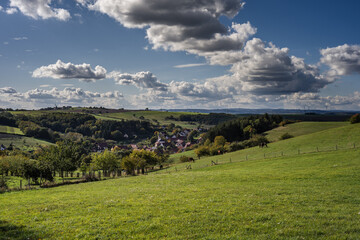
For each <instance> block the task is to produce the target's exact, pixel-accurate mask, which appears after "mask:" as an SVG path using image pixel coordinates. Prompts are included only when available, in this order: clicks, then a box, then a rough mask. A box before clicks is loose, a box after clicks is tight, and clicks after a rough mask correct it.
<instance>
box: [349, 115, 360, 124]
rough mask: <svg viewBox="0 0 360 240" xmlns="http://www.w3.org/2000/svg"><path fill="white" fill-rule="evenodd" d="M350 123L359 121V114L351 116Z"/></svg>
mask: <svg viewBox="0 0 360 240" xmlns="http://www.w3.org/2000/svg"><path fill="white" fill-rule="evenodd" d="M350 123H351V124H354V123H360V114H358V113H357V114H355V115H353V116H351V118H350Z"/></svg>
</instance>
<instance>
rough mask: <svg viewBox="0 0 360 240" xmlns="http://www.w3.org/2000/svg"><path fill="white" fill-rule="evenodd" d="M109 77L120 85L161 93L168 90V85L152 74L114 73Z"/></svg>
mask: <svg viewBox="0 0 360 240" xmlns="http://www.w3.org/2000/svg"><path fill="white" fill-rule="evenodd" d="M108 77H109V78H113V79H114V80H115V82H116V83H117V84H119V85H135V86H136V87H138V88H152V89H156V90H160V91H166V89H167V85H166V84H164V83H161V82H160V81H159V80H158V79H157V77H156V76H155V75H154V74H152V73H151V72H138V73H135V74H130V73H120V72H117V71H113V72H111V73H110V74H109V75H108Z"/></svg>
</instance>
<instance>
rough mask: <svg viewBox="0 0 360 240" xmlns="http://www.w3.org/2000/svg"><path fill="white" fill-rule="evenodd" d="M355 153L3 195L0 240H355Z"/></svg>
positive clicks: (358, 173) (358, 193)
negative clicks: (0, 233)
mask: <svg viewBox="0 0 360 240" xmlns="http://www.w3.org/2000/svg"><path fill="white" fill-rule="evenodd" d="M359 154H360V151H359V150H349V151H338V152H330V153H321V154H320V153H315V154H309V155H303V156H294V157H283V158H279V159H263V160H258V161H247V162H239V163H228V164H222V165H217V166H213V167H209V168H204V169H198V170H189V171H186V172H178V173H172V174H153V175H147V176H138V177H130V178H122V179H115V180H107V181H103V182H93V183H86V184H79V185H70V186H64V187H58V188H53V189H42V190H33V191H24V192H11V193H6V194H2V195H0V208H1V209H2V211H1V215H0V216H1V217H0V229H1V231H2V235H0V239H131V238H132V239H164V238H166V239H249V238H251V239H254V238H256V239H358V238H359V236H360V235H359V234H360V227H359V224H358V223H359V221H360V214H359V211H360V209H359V204H360V186H359V180H360V162H359Z"/></svg>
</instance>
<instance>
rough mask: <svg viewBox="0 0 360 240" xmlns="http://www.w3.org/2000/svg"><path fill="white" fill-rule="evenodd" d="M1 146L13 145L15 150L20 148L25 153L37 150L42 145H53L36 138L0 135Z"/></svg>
mask: <svg viewBox="0 0 360 240" xmlns="http://www.w3.org/2000/svg"><path fill="white" fill-rule="evenodd" d="M0 144H4V145H5V147H8V146H9V145H10V144H12V145H13V147H15V148H19V149H21V150H24V151H31V150H35V149H37V148H38V147H39V146H41V145H50V144H52V143H49V142H47V141H43V140H39V139H36V138H30V137H25V136H20V135H12V134H2V133H0Z"/></svg>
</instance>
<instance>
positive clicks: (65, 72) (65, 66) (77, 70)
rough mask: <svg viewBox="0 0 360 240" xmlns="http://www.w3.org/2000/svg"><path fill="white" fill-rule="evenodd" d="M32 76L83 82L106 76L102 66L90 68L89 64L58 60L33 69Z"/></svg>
mask: <svg viewBox="0 0 360 240" xmlns="http://www.w3.org/2000/svg"><path fill="white" fill-rule="evenodd" d="M32 77H34V78H54V79H78V80H80V81H83V82H94V81H96V80H101V79H104V78H106V69H105V68H103V67H102V66H96V67H95V69H92V68H91V66H90V64H86V63H83V64H73V63H70V62H69V63H64V62H62V61H61V60H58V61H57V62H56V63H55V64H50V65H48V66H42V67H39V68H37V69H35V70H34V72H33V74H32Z"/></svg>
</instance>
